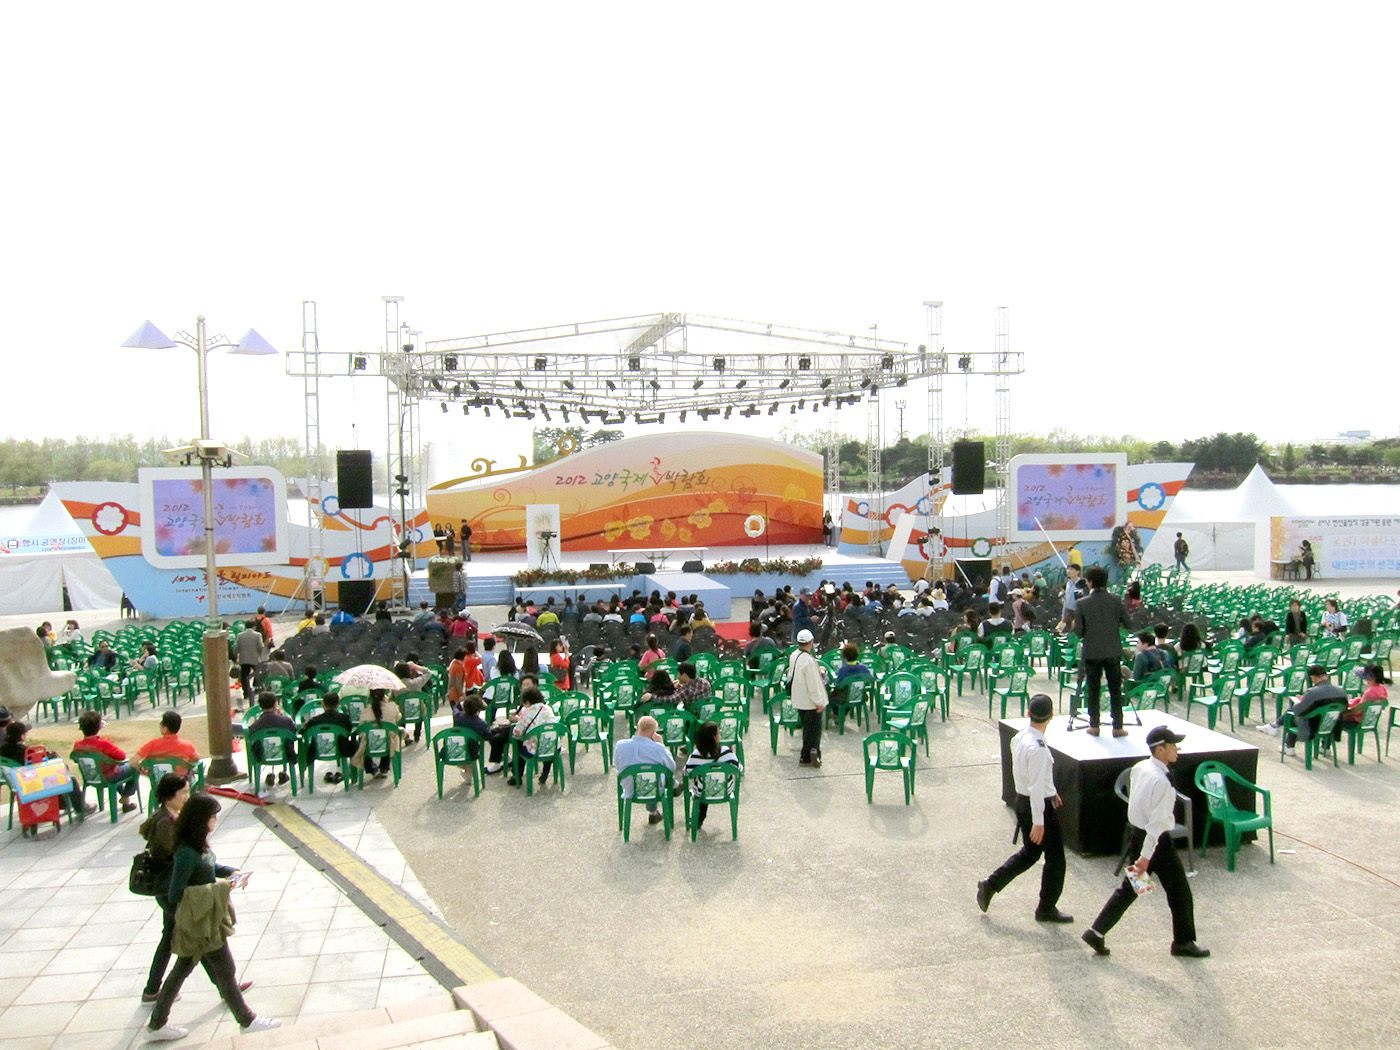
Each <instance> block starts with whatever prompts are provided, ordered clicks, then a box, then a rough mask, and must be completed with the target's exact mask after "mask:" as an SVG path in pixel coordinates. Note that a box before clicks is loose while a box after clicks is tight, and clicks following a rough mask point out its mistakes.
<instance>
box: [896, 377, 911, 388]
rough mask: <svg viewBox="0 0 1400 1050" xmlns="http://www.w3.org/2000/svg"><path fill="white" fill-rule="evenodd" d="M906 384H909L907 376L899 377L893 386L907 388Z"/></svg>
mask: <svg viewBox="0 0 1400 1050" xmlns="http://www.w3.org/2000/svg"><path fill="white" fill-rule="evenodd" d="M908 383H909V377H908V376H900V377H899V379H897V380H896V381H895V384H894V385H895V386H907V385H908Z"/></svg>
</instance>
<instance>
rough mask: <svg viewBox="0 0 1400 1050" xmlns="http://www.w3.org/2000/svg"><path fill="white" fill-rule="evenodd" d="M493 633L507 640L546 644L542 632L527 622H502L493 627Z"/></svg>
mask: <svg viewBox="0 0 1400 1050" xmlns="http://www.w3.org/2000/svg"><path fill="white" fill-rule="evenodd" d="M491 633H492V634H493V635H495V636H496V637H497V638H504V639H505V640H506V641H507V642H535V643H537V644H538V645H541V646H542V645H544V639H543V638H542V637H541V636H540V632H539V631H537V630H535V629H534V628H533V627H531V626H530V625H529V624H525V623H502V624H497V625H496V626H495V627H493V628H491Z"/></svg>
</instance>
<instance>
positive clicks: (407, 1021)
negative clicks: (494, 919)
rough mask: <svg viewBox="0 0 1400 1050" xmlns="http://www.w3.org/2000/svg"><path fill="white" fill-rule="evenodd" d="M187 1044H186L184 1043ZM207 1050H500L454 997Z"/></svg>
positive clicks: (309, 1022)
mask: <svg viewBox="0 0 1400 1050" xmlns="http://www.w3.org/2000/svg"><path fill="white" fill-rule="evenodd" d="M182 1045H183V1044H182ZM204 1045H205V1048H206V1050H408V1048H413V1050H418V1048H420V1047H421V1048H423V1050H499V1048H500V1044H499V1043H498V1042H497V1041H496V1036H495V1035H494V1034H493V1033H492V1032H490V1031H484V1032H483V1031H479V1030H478V1028H477V1022H476V1017H475V1015H474V1014H473V1013H472V1012H471V1011H470V1010H463V1009H458V1008H457V1003H456V1001H455V1000H454V999H453V997H452V995H451V993H449V992H443V993H442V994H441V995H434V996H431V997H429V998H427V999H416V1000H411V1001H409V1002H404V1003H396V1004H394V1005H393V1006H387V1007H382V1008H380V1009H376V1010H358V1011H355V1012H353V1013H344V1014H327V1015H326V1016H324V1017H308V1018H306V1019H305V1020H302V1021H298V1022H297V1023H296V1024H289V1025H283V1026H282V1027H281V1028H274V1029H272V1030H271V1031H269V1032H252V1033H249V1034H247V1035H235V1036H224V1037H222V1038H219V1039H214V1040H211V1041H210V1042H208V1043H206V1044H204Z"/></svg>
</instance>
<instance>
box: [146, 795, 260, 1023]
mask: <svg viewBox="0 0 1400 1050" xmlns="http://www.w3.org/2000/svg"><path fill="white" fill-rule="evenodd" d="M220 808H222V807H220V805H219V802H218V800H217V799H215V798H213V797H212V796H210V795H192V796H191V797H190V800H189V801H188V802H186V803H185V805H184V808H183V809H181V810H180V816H179V819H178V820H177V821H176V822H175V856H174V860H173V862H172V864H171V868H170V889H169V891H168V892H167V894H166V906H167V907H168V908H169V909H170V913H171V914H172V915H173V914H175V913H176V912H178V910H179V908H180V901H181V899H182V898H183V897H184V895H185V891H186V890H187V889H188V888H189V887H191V886H209V885H213V883H214V882H215V880H217V879H226V878H228V877H229V876H231V875H237V874H238V872H237V870H236V869H234V868H230V867H229V866H228V865H226V864H220V863H218V861H217V859H216V858H215V857H214V854H213V852H212V851H211V850H210V849H209V833H210V832H212V831H213V830H214V826H215V825H216V824H217V823H218V821H219V816H218V814H219V810H220ZM199 962H203V963H204V969H205V971H206V972H207V973H208V974H209V977H210V980H212V981H213V982H214V987H216V988H217V989H218V990H219V995H220V996H221V997H222V998H223V1000H224V1002H225V1003H226V1004H227V1005H228V1008H229V1009H230V1010H231V1011H233V1016H234V1018H235V1019H236V1020H237V1021H238V1023H239V1024H240V1025H241V1026H242V1028H243V1031H245V1032H258V1031H262V1030H264V1029H267V1028H276V1027H278V1026H279V1025H280V1024H281V1023H282V1022H281V1021H279V1020H277V1019H275V1018H270V1017H259V1016H257V1015H256V1014H255V1013H253V1011H252V1010H251V1009H249V1007H248V1004H247V1003H246V1002H244V1001H243V993H242V991H240V989H239V986H238V977H237V975H236V973H235V967H234V962H233V955H232V953H230V952H229V950H228V941H227V940H225V941H224V943H223V944H221V945H220V946H219V947H218V948H216V949H214V950H213V951H211V952H207V953H206V954H204V955H203V956H196V955H181V956H178V957H177V958H176V960H175V965H174V967H172V968H171V970H170V975H169V976H168V977H166V979H165V983H164V984H163V985H161V989H160V995H159V997H158V998H157V999H156V1005H155V1009H154V1010H152V1011H151V1020H150V1022H149V1024H148V1025H147V1032H146V1038H147V1039H148V1040H151V1041H153V1042H155V1041H165V1040H173V1039H183V1038H184V1037H185V1036H187V1035H188V1034H189V1032H188V1031H187V1030H186V1029H184V1028H181V1027H180V1026H179V1025H173V1024H169V1023H168V1022H169V1020H170V1007H171V1005H173V1004H174V1002H175V999H176V997H177V996H178V995H179V994H180V986H181V985H183V984H184V983H185V978H186V977H188V976H189V975H190V971H191V970H193V969H194V968H195V965H196V964H197V963H199Z"/></svg>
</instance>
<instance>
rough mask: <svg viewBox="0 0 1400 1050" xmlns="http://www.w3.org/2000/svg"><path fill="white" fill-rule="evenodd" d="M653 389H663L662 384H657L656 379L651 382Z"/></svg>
mask: <svg viewBox="0 0 1400 1050" xmlns="http://www.w3.org/2000/svg"><path fill="white" fill-rule="evenodd" d="M651 388H652V389H653V390H660V389H661V384H660V383H659V382H657V381H656V380H655V379H653V380H652V381H651Z"/></svg>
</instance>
